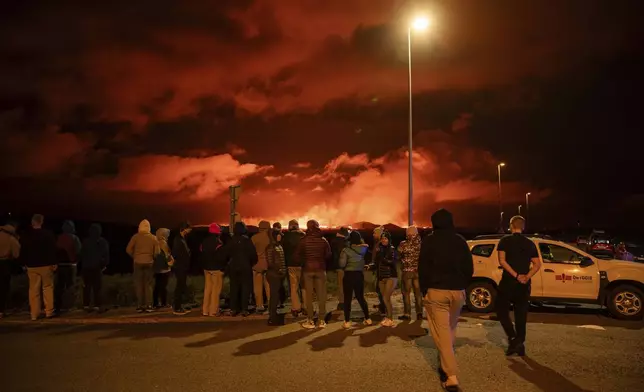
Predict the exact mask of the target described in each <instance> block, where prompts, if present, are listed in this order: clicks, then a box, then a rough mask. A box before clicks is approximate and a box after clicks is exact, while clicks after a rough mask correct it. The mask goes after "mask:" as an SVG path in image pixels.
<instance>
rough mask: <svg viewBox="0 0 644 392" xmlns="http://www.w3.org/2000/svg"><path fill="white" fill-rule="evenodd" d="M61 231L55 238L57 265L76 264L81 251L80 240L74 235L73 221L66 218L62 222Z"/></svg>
mask: <svg viewBox="0 0 644 392" xmlns="http://www.w3.org/2000/svg"><path fill="white" fill-rule="evenodd" d="M62 229H63V232H62V233H61V234H60V235H59V236H58V239H57V240H56V252H57V254H58V256H57V257H58V264H59V265H76V263H77V262H78V255H79V254H80V251H81V242H80V240H79V239H78V236H77V235H76V226H75V225H74V222H72V221H70V220H68V221H65V222H64V223H63V228H62Z"/></svg>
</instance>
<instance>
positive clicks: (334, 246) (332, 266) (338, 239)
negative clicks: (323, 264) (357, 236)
mask: <svg viewBox="0 0 644 392" xmlns="http://www.w3.org/2000/svg"><path fill="white" fill-rule="evenodd" d="M330 246H331V255H332V261H331V263H329V270H338V269H341V267H340V254H341V253H342V251H343V250H344V248H346V247H348V246H349V239H348V238H347V237H344V236H341V235H336V236H335V237H334V238H333V239H332V240H331V244H330Z"/></svg>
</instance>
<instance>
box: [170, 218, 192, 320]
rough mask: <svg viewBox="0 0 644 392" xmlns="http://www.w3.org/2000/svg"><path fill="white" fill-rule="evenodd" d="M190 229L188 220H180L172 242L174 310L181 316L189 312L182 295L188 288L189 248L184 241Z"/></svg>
mask: <svg viewBox="0 0 644 392" xmlns="http://www.w3.org/2000/svg"><path fill="white" fill-rule="evenodd" d="M191 231H192V226H191V225H190V222H182V223H181V224H180V225H179V235H178V236H176V237H174V242H173V243H172V257H173V258H174V265H173V266H172V272H174V278H175V279H176V285H175V288H174V306H173V307H174V311H173V313H174V314H176V315H177V316H182V315H185V314H188V313H190V311H189V310H187V309H185V308H184V307H183V299H184V298H183V297H184V296H185V295H186V290H187V288H188V282H187V280H188V271H189V270H190V248H188V243H187V242H186V237H187V236H188V234H190V232H191Z"/></svg>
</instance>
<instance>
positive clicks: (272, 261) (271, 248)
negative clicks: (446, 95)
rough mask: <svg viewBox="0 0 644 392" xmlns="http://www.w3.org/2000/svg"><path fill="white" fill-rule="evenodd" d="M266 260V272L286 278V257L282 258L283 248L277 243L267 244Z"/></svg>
mask: <svg viewBox="0 0 644 392" xmlns="http://www.w3.org/2000/svg"><path fill="white" fill-rule="evenodd" d="M266 259H267V261H268V270H269V271H271V272H273V273H276V274H278V275H279V276H286V257H284V248H282V245H280V244H279V243H278V242H273V243H270V244H268V246H267V247H266Z"/></svg>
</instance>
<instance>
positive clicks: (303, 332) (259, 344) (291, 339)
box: [233, 329, 317, 357]
mask: <svg viewBox="0 0 644 392" xmlns="http://www.w3.org/2000/svg"><path fill="white" fill-rule="evenodd" d="M316 331H317V330H308V329H299V330H297V331H293V332H289V333H285V334H281V335H278V336H273V337H270V338H265V339H258V340H253V341H251V342H246V343H244V344H242V345H241V346H239V347H237V351H236V352H235V353H233V355H234V356H236V357H243V356H248V355H261V354H266V353H268V352H271V351H277V350H281V349H283V348H286V347H289V346H292V345H294V344H296V343H297V342H298V340H300V339H302V338H305V337H307V336H309V335H311V334H313V333H315V332H316Z"/></svg>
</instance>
